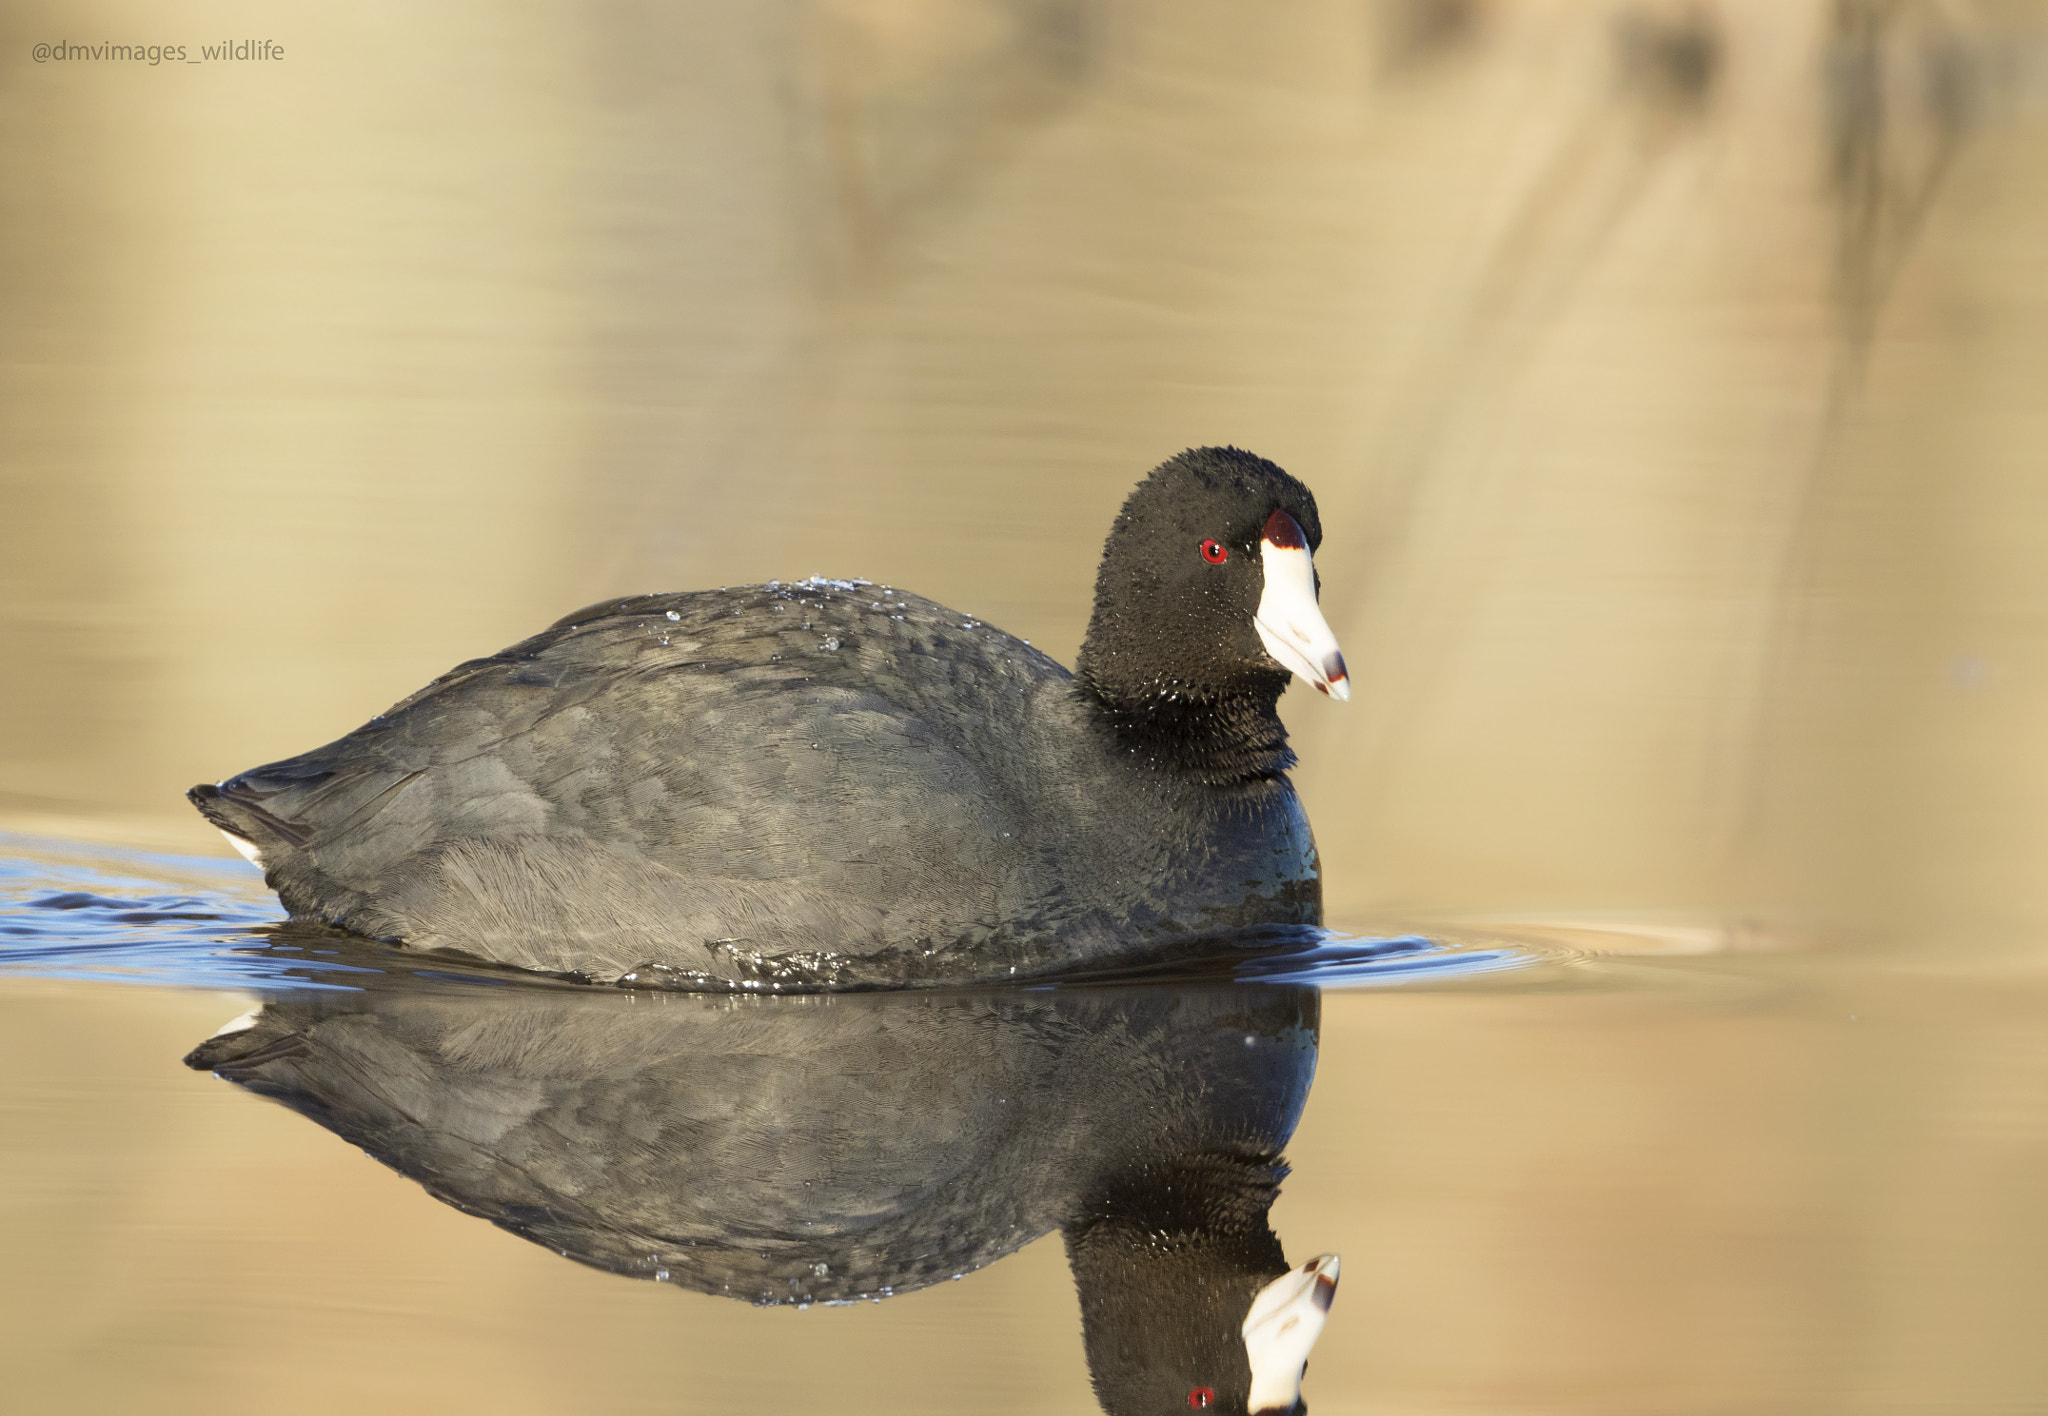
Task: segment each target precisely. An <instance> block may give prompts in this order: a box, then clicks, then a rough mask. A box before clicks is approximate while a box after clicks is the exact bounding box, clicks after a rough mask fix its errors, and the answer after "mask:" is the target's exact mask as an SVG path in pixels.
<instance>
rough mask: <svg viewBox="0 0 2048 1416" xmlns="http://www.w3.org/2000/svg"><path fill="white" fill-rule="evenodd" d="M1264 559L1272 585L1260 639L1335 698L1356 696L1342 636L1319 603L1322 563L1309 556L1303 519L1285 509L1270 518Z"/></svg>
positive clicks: (1262, 606)
mask: <svg viewBox="0 0 2048 1416" xmlns="http://www.w3.org/2000/svg"><path fill="white" fill-rule="evenodd" d="M1259 560H1260V563H1261V565H1262V566H1263V567H1264V569H1265V573H1266V589H1265V592H1264V593H1263V594H1262V595H1261V596H1260V597H1259V610H1258V614H1257V615H1255V616H1254V617H1253V623H1254V624H1255V625H1256V626H1257V627H1258V631H1259V641H1260V642H1261V643H1262V644H1264V645H1265V646H1266V652H1267V653H1268V654H1270V655H1271V656H1272V657H1273V661H1274V662H1275V663H1277V664H1279V665H1280V666H1281V667H1282V668H1284V669H1287V670H1289V671H1290V672H1292V673H1294V674H1296V675H1298V676H1299V677H1301V678H1303V679H1306V680H1307V681H1308V682H1309V683H1312V684H1314V685H1315V686H1316V687H1317V688H1318V689H1320V690H1322V691H1323V692H1324V693H1327V694H1329V695H1330V697H1332V698H1335V699H1340V700H1342V699H1348V698H1349V697H1351V680H1350V678H1349V676H1348V675H1347V674H1346V673H1345V670H1344V655H1343V653H1342V652H1341V651H1340V650H1339V649H1338V648H1337V636H1336V635H1334V634H1332V633H1331V632H1330V626H1329V625H1328V624H1327V623H1325V622H1324V620H1323V612H1322V609H1321V608H1320V607H1319V606H1318V605H1317V604H1316V568H1315V565H1314V563H1313V562H1312V561H1311V560H1310V558H1309V549H1308V537H1306V536H1304V535H1302V533H1301V523H1300V522H1298V521H1296V520H1295V519H1294V518H1293V517H1292V516H1289V515H1288V514H1287V513H1286V512H1284V511H1279V510H1275V511H1274V512H1273V514H1272V515H1271V516H1268V517H1267V518H1266V529H1265V530H1264V532H1262V533H1261V535H1260V537H1259Z"/></svg>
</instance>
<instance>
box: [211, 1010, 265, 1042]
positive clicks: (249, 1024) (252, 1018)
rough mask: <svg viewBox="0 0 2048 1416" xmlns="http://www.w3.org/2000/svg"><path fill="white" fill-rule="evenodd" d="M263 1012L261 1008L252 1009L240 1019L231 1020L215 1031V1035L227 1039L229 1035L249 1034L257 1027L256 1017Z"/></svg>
mask: <svg viewBox="0 0 2048 1416" xmlns="http://www.w3.org/2000/svg"><path fill="white" fill-rule="evenodd" d="M262 1011H263V1010H262V1009H261V1008H251V1009H250V1010H249V1011H248V1012H246V1013H244V1014H242V1016H241V1017H239V1018H229V1019H228V1020H227V1021H226V1022H224V1023H222V1024H221V1025H220V1026H219V1027H217V1028H215V1029H214V1030H213V1035H214V1036H215V1037H226V1036H227V1035H228V1034H229V1033H238V1032H247V1031H249V1029H251V1028H253V1027H255V1026H256V1015H257V1014H258V1013H260V1012H262Z"/></svg>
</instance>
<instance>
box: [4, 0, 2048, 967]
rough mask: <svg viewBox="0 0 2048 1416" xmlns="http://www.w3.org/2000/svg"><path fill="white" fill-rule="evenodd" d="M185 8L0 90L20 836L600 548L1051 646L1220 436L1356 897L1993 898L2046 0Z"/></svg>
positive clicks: (2026, 859)
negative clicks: (122, 60)
mask: <svg viewBox="0 0 2048 1416" xmlns="http://www.w3.org/2000/svg"><path fill="white" fill-rule="evenodd" d="M160 23H168V22H165V21H162V19H161V16H159V15H158V14H157V12H155V11H153V10H149V9H147V8H146V7H140V6H136V5H134V4H132V3H125V2H124V0H92V3H89V4H87V5H85V6H83V7H77V6H70V7H55V6H50V5H47V4H40V3H29V4H26V5H22V6H17V7H15V8H14V9H13V10H12V11H10V13H9V15H8V16H7V17H6V18H5V20H4V21H0V28H4V32H5V36H6V39H7V43H8V44H9V45H11V46H13V48H12V49H10V50H9V51H8V52H10V53H18V52H22V51H25V50H26V49H27V47H28V44H29V43H30V42H31V41H32V40H36V39H55V38H60V37H63V32H65V31H67V30H69V31H73V32H75V33H74V34H73V37H74V38H75V37H76V35H77V33H83V32H84V30H85V29H86V28H90V29H91V30H92V32H93V33H94V34H95V35H97V34H101V33H103V32H104V33H106V34H126V33H128V32H130V31H131V30H136V29H138V28H143V27H147V26H149V25H158V24H160ZM208 24H209V25H227V26H229V28H230V29H234V30H235V31H236V32H241V30H249V31H250V32H252V33H274V34H275V35H276V36H277V38H278V39H279V40H280V42H282V43H283V44H284V45H285V46H286V53H287V56H288V57H287V58H286V59H285V60H284V61H283V62H281V63H278V64H273V65H268V66H256V65H241V66H230V65H215V66H212V67H207V66H203V65H202V66H199V67H186V68H182V69H177V70H175V71H170V70H150V71H148V72H147V73H144V72H142V71H139V70H133V69H128V68H123V67H121V66H118V65H109V64H96V65H95V64H68V65H66V64H46V65H42V66H26V67H27V71H25V72H22V73H20V74H18V75H17V79H18V81H17V82H12V83H10V84H9V85H7V86H6V87H5V89H4V90H0V116H4V119H5V122H4V124H0V132H4V134H5V137H4V139H0V151H4V153H5V161H6V163H7V172H8V178H9V180H8V181H7V182H6V183H4V184H0V203H4V204H5V206H4V212H5V220H4V221H0V361H4V367H5V370H6V384H5V403H4V408H0V496H4V498H5V502H4V506H5V512H4V515H0V538H4V541H0V655H4V656H5V659H6V662H7V663H8V664H9V666H10V668H9V673H8V675H7V684H6V691H5V693H4V695H0V813H4V815H5V819H6V821H7V823H8V824H10V825H12V826H14V827H17V828H26V829H31V830H38V831H59V832H71V833H73V834H99V835H114V836H121V837H126V838H129V839H132V840H136V841H151V842H157V841H160V842H164V843H167V844H176V843H180V842H182V843H187V844H189V845H190V846H192V847H193V848H195V849H196V848H204V847H210V845H211V842H210V841H209V840H207V839H206V838H204V837H203V836H202V835H201V834H199V828H198V827H197V826H196V825H194V824H193V823H191V822H189V821H186V820H184V819H183V818H182V817H181V815H180V814H179V813H180V811H181V808H180V806H179V803H178V801H177V796H178V791H179V789H180V788H181V787H182V786H183V785H184V784H186V783H188V782H190V781H193V780H196V779H199V778H201V777H207V776H212V775H216V774H218V773H220V772H225V771H227V770H229V769H231V768H232V767H234V766H235V765H237V764H241V763H245V762H249V761H258V760H263V759H265V758H269V757H275V756H278V755H281V754H282V753H284V752H286V751H289V750H293V749H295V748H298V747H301V746H303V745H304V744H305V743H307V742H309V741H317V740H320V739H321V738H323V737H325V736H331V735H333V734H336V733H338V732H340V731H343V730H345V729H346V728H348V727H350V726H352V725H353V724H355V723H357V722H360V721H361V720H362V719H363V717H365V716H366V715H367V714H368V713H371V712H375V711H376V710H377V709H379V708H381V707H382V706H384V705H385V704H386V703H389V702H391V701H392V700H394V699H396V698H397V697H399V696H400V695H401V694H402V693H404V692H405V691H407V690H408V689H409V688H411V687H412V686H414V685H416V684H417V683H420V682H422V681H424V680H425V679H426V678H428V677H430V676H431V675H433V674H435V673H437V672H439V671H440V670H442V669H445V668H446V667H448V666H449V665H450V664H453V663H455V662H457V661H459V660H461V659H463V658H466V657H469V656H471V655H474V654H477V653H480V652H488V651H489V650H491V649H494V648H496V647H498V646H500V645H502V644H505V643H508V642H511V641H512V640H514V639H516V638H518V637H520V636H521V635H523V634H526V633H528V632H530V631H531V630H533V629H534V628H537V627H538V626H540V625H541V624H544V623H546V622H548V620H550V619H552V618H553V617H554V616H555V615H556V614H558V613H560V612H561V611H563V610H564V609H566V608H568V607H571V606H574V605H577V604H582V603H587V602H589V601H591V600H594V599H596V598H598V597H600V596H604V595H611V594H617V593H623V592H627V591H642V590H648V589H653V588H657V587H659V588H689V587H701V586H715V585H719V584H725V583H737V582H749V581H762V580H766V579H768V578H770V577H783V578H788V577H791V576H797V575H803V574H808V573H811V572H823V573H828V574H861V575H867V576H871V577H874V578H876V579H878V580H881V581H884V582H887V583H892V584H897V585H903V586H908V587H910V588H912V589H915V590H917V591H919V592H920V593H923V594H926V595H929V596H931V597H933V598H935V599H937V600H939V601H941V602H943V603H947V604H951V605H956V606H959V607H961V608H963V609H966V610H969V611H971V612H972V613H975V614H977V615H980V616H982V617H984V618H987V619H989V620H991V621H993V622H994V623H997V624H999V625H1001V626H1003V627H1004V628H1006V629H1008V630H1010V631H1011V632H1013V633H1016V634H1019V635H1022V636H1024V637H1027V638H1030V639H1032V640H1033V641H1034V642H1035V643H1038V644H1040V645H1043V646H1046V647H1048V648H1049V649H1050V650H1051V651H1052V652H1054V653H1055V654H1056V655H1059V656H1061V657H1070V656H1071V651H1072V649H1073V646H1074V645H1075V643H1076V642H1077V641H1078V638H1079V635H1080V632H1081V628H1082V623H1083V616H1084V611H1085V605H1086V602H1087V596H1086V590H1087V585H1088V577H1089V573H1090V568H1091V567H1092V564H1093V560H1094V555H1095V551H1096V547H1097V544H1098V540H1097V538H1098V535H1099V528H1100V526H1101V525H1102V524H1103V523H1104V521H1105V519H1106V518H1107V516H1108V514H1109V512H1110V510H1111V509H1112V508H1113V507H1114V505H1115V503H1116V501H1117V499H1118V498H1119V497H1120V496H1121V495H1122V492H1123V490H1124V489H1125V488H1126V487H1127V486H1128V485H1129V483H1130V481H1131V480H1132V479H1133V478H1134V477H1135V476H1136V475H1137V474H1138V473H1139V472H1140V471H1142V470H1143V469H1144V468H1145V467H1148V466H1150V465H1152V464H1153V463H1155V462H1156V461H1158V460H1159V459H1160V458H1161V457H1162V456H1164V455H1166V454H1168V453H1171V452H1173V451H1175V450H1177V449H1179V448H1181V447H1185V446H1190V445H1198V444H1203V443H1223V442H1233V443H1237V444H1239V445H1243V446H1248V447H1251V448H1254V449H1256V450H1258V451H1260V452H1262V453H1264V454H1266V455H1268V456H1271V457H1273V458H1275V459H1276V460H1278V461H1279V462H1281V463H1282V464H1283V465H1285V466H1287V467H1288V468H1289V469H1290V470H1292V471H1294V472H1295V473H1297V474H1298V475H1300V476H1301V477H1303V479H1304V480H1306V481H1307V482H1308V483H1309V484H1310V485H1311V486H1313V487H1314V488H1315V489H1316V491H1317V494H1318V496H1319V498H1320V499H1321V501H1322V503H1323V507H1324V511H1325V519H1326V524H1327V525H1328V528H1329V537H1328V543H1327V550H1326V552H1325V554H1324V556H1323V558H1322V560H1321V561H1319V566H1320V568H1321V569H1322V571H1323V576H1324V582H1325V591H1324V593H1325V601H1326V606H1327V608H1328V610H1329V617H1330V619H1331V621H1332V624H1333V627H1334V628H1335V629H1336V630H1337V632H1338V634H1339V636H1340V637H1341V638H1342V640H1343V642H1344V644H1345V647H1346V650H1347V652H1348V653H1349V654H1350V655H1351V658H1352V661H1353V663H1354V665H1355V667H1356V670H1357V672H1358V674H1359V683H1360V692H1359V695H1358V700H1357V701H1355V702H1354V703H1352V704H1351V705H1349V707H1348V708H1347V709H1342V710H1340V709H1336V708H1332V707H1330V706H1329V705H1326V704H1320V703H1298V704H1295V705H1292V708H1291V711H1292V712H1293V715H1294V718H1295V728H1296V732H1297V736H1298V738H1299V739H1300V746H1301V748H1302V756H1303V761H1304V767H1303V769H1302V772H1301V774H1300V781H1301V783H1302V786H1303V789H1304V793H1305V795H1306V796H1307V798H1308V801H1309V807H1310V814H1311V817H1312V819H1313V820H1314V821H1315V823H1316V826H1317V829H1318V834H1319V839H1320V843H1321V845H1322V848H1323V855H1324V860H1325V873H1326V879H1327V882H1328V897H1329V899H1330V902H1331V904H1332V907H1333V910H1334V911H1335V914H1336V916H1337V917H1338V918H1340V919H1342V918H1343V917H1344V916H1345V915H1346V914H1356V913H1357V912H1362V911H1368V910H1415V909H1419V908H1425V907H1426V908H1431V909H1445V910H1454V911H1473V910H1479V911H1493V912H1501V911H1509V912H1517V913H1520V914H1523V915H1528V914H1532V913H1540V912H1551V913H1564V914H1570V913H1573V912H1584V911H1587V910H1592V909H1599V910H1608V911H1641V910H1645V909H1653V908H1654V909H1675V910H1687V911H1693V912H1695V913H1697V914H1701V915H1704V916H1705V917H1706V918H1708V919H1718V920H1725V921H1728V922H1730V923H1731V924H1735V923H1739V922H1742V921H1760V922H1761V923H1762V924H1763V925H1764V926H1765V928H1764V929H1762V930H1761V931H1758V930H1755V929H1751V930H1749V932H1748V937H1762V936H1764V935H1770V934H1772V933H1773V932H1774V931H1783V930H1784V929H1787V928H1816V929H1822V930H1827V929H1835V930H1849V931H1855V932H1858V933H1862V934H1866V935H1883V936H1897V937H1904V938H1919V937H1924V936H1926V935H1927V934H1928V933H1929V931H1930V930H1932V929H1934V928H1936V927H1937V926H1939V925H1940V924H1942V923H1944V922H1947V921H1950V920H1954V919H1957V918H1959V917H1968V918H1969V919H1970V920H1971V921H1972V922H1974V923H1976V924H1978V925H1981V926H1983V927H1984V928H1983V930H1982V931H1981V936H1980V937H1984V938H2001V937H2006V933H2007V932H2009V931H2010V930H2012V929H2014V928H2017V929H2019V930H2021V931H2027V930H2031V929H2032V928H2034V927H2035V926H2037V925H2038V923H2039V919H2040V913H2039V911H2040V908H2041V907H2042V904H2043V902H2042V901H2041V900H2040V899H2039V898H2038V897H2037V892H2036V891H2035V889H2034V884H2033V882H2034V878H2035V874H2036V864H2035V863H2036V862H2037V861H2038V859H2039V858H2040V854H2041V851H2042V849H2043V848H2044V846H2048V840H2044V837H2043V832H2044V830H2048V827H2044V825H2043V823H2044V822H2048V753H2043V752H2042V751H2041V749H2040V746H2039V734H2038V730H2037V727H2036V725H2037V724H2038V723H2039V721H2040V720H2041V718H2042V716H2043V713H2044V712H2048V657H2044V652H2043V639H2042V635H2041V634H2040V625H2041V624H2042V622H2043V618H2044V614H2048V569H2044V567H2048V558H2044V557H2042V556H2041V555H2040V554H2039V550H2038V548H2039V545H2040V544H2041V540H2042V536H2043V534H2044V532H2048V491H2044V488H2043V485H2042V483H2041V480H2040V479H2039V477H2038V476H2037V475H2036V469H2037V468H2038V466H2039V465H2040V462H2041V459H2042V457H2043V455H2044V454H2048V403H2044V401H2043V400H2042V399H2041V398H2040V396H2039V390H2040V388H2041V387H2043V386H2044V383H2048V260H2044V257H2043V252H2044V250H2048V242H2044V241H2043V240H2042V232H2043V231H2044V229H2048V161H2044V160H2043V158H2044V150H2043V143H2044V130H2043V125H2042V122H2041V119H2042V116H2043V113H2044V103H2043V94H2044V93H2048V40H2044V35H2048V12H2044V9H2043V6H2042V5H2041V4H2040V3H2038V0H1997V3H1993V0H1978V3H1962V4H1937V3H1933V0H1801V3H1796V4H1777V3H1766V2H1765V0H1719V3H1711V4H1709V3H1676V2H1675V0H1674V2H1673V3H1666V0H1630V3H1625V4H1622V5H1619V6H1612V7H1606V6H1603V7H1587V6H1583V5H1574V4H1567V3H1562V0H1541V3H1530V4H1518V5H1506V4H1498V3H1488V0H1377V2H1376V3H1366V2H1365V0H1304V3H1302V4H1299V5H1296V6H1290V7H1286V8H1284V9H1281V10H1271V9H1261V8H1248V7H1244V6H1238V5H1231V4H1225V3H1221V0H1192V3H1189V2H1188V0H1176V3H1172V4H1166V3H1161V2H1160V0H1101V3H1092V4H1083V3H1080V0H791V3H787V4H781V5H773V6H742V7H733V6H719V5H711V4H705V3H693V4H684V5H677V6H668V7H659V8H650V7H645V6H606V7H599V8H594V9H580V10H541V11H532V12H522V13H521V14H519V15H518V16H511V15H507V14H505V13H504V12H502V11H500V10H499V9H496V8H494V7H487V6H475V5H455V6H452V7H450V6H444V7H438V8H437V9H436V10H435V11H434V12H433V13H432V14H418V13H415V12H414V11H411V10H405V11H400V10H398V9H397V8H395V7H392V6H389V5H383V4H374V3H373V4H368V5H359V6H353V7H349V8H348V9H346V10H340V11H322V12H319V13H313V12H307V13H304V14H298V13H294V14H293V15H291V16H290V17H289V18H288V19H287V18H286V17H282V16H279V15H277V14H275V13H273V12H270V11H265V10H259V9H253V8H250V7H247V6H243V5H239V4H238V5H231V6H230V7H229V9H228V10H226V11H223V12H221V13H220V14H219V16H218V17H217V19H216V18H211V17H210V18H209V20H208ZM166 37H171V36H166ZM1731 937H1732V936H1731Z"/></svg>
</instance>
